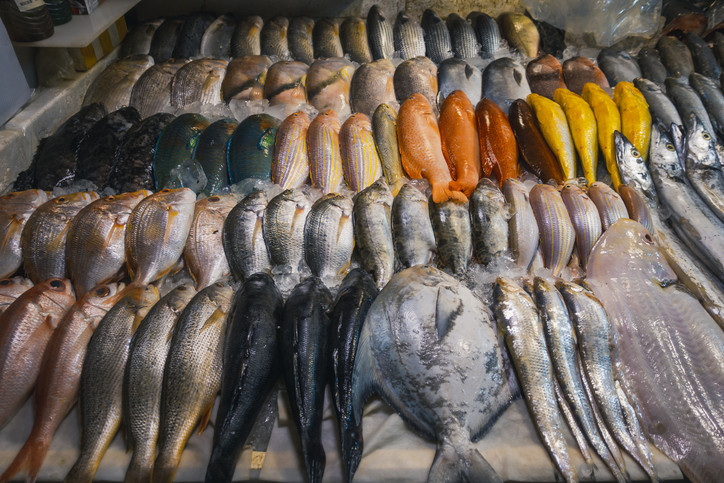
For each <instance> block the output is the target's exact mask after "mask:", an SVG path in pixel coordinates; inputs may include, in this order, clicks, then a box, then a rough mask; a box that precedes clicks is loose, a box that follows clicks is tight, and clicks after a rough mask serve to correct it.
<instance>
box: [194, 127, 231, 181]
mask: <svg viewBox="0 0 724 483" xmlns="http://www.w3.org/2000/svg"><path fill="white" fill-rule="evenodd" d="M237 127H238V124H237V123H236V121H235V120H233V119H228V118H227V119H219V120H218V121H216V122H213V123H211V124H210V125H209V127H207V128H206V129H204V131H203V132H202V133H201V135H200V136H199V138H198V141H196V146H195V147H194V159H195V160H196V161H198V162H199V164H200V165H201V167H202V168H203V169H204V174H206V187H205V188H204V190H203V192H204V194H206V195H210V194H215V193H217V192H218V191H219V190H221V189H222V188H225V187H227V186H229V170H228V169H227V166H226V144H227V143H228V141H229V138H230V137H231V135H232V134H233V132H234V130H236V128H237Z"/></svg>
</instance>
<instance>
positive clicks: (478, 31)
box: [468, 12, 502, 59]
mask: <svg viewBox="0 0 724 483" xmlns="http://www.w3.org/2000/svg"><path fill="white" fill-rule="evenodd" d="M468 19H471V20H472V22H473V28H474V29H475V35H476V36H477V37H478V43H479V44H480V57H482V58H483V59H489V58H490V57H492V56H493V54H494V53H495V51H496V50H498V49H499V48H500V41H501V40H502V36H501V35H500V28H498V23H497V22H496V21H495V19H494V18H492V17H491V16H490V15H487V14H485V13H481V12H471V13H470V14H469V15H468Z"/></svg>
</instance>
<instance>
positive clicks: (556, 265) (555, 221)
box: [528, 184, 576, 277]
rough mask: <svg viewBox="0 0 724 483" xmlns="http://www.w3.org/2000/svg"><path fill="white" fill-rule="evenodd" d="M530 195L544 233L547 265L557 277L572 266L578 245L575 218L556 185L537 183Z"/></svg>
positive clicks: (544, 260) (540, 228)
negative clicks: (573, 253) (572, 254)
mask: <svg viewBox="0 0 724 483" xmlns="http://www.w3.org/2000/svg"><path fill="white" fill-rule="evenodd" d="M528 196H529V197H530V206H531V208H532V209H533V214H534V215H535V219H536V222H537V223H538V229H539V231H540V248H541V253H542V255H543V263H544V265H545V267H546V268H549V269H550V270H551V272H552V273H553V276H554V277H556V276H558V274H559V273H560V272H561V270H563V267H565V266H566V265H567V264H568V260H569V259H570V258H571V253H572V252H573V245H574V243H575V242H576V234H575V232H574V231H573V224H572V223H571V218H570V217H569V216H568V210H566V205H565V204H564V203H563V199H562V198H561V194H560V193H559V192H558V190H557V189H556V188H554V187H553V186H551V185H548V184H537V185H535V186H534V187H533V189H531V190H530V193H529V195H528Z"/></svg>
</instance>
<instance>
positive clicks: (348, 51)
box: [339, 17, 372, 64]
mask: <svg viewBox="0 0 724 483" xmlns="http://www.w3.org/2000/svg"><path fill="white" fill-rule="evenodd" d="M339 37H340V40H341V42H342V50H344V53H345V55H349V60H351V61H352V62H357V63H358V64H365V63H367V62H372V52H370V44H369V42H368V41H367V24H366V23H365V21H364V20H362V19H361V18H359V17H347V18H346V19H345V20H344V22H342V26H341V27H340V29H339Z"/></svg>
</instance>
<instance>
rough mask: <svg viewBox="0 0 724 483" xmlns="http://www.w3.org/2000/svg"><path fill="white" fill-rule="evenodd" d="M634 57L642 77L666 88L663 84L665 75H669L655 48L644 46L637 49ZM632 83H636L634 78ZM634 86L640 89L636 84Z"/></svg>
mask: <svg viewBox="0 0 724 483" xmlns="http://www.w3.org/2000/svg"><path fill="white" fill-rule="evenodd" d="M636 59H637V60H638V63H639V67H640V68H641V76H642V78H644V79H646V80H648V81H649V82H653V83H654V84H656V85H657V86H658V87H659V88H661V89H666V87H665V86H664V81H665V80H666V78H667V77H669V72H668V71H667V70H666V67H665V66H664V64H663V63H662V62H661V56H659V52H658V51H657V50H656V49H651V48H649V47H644V48H643V49H641V50H639V53H638V56H637V57H636ZM634 84H636V80H635V79H634ZM636 87H637V88H638V89H639V90H641V88H640V87H638V85H637V86H636ZM649 104H650V103H649Z"/></svg>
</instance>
